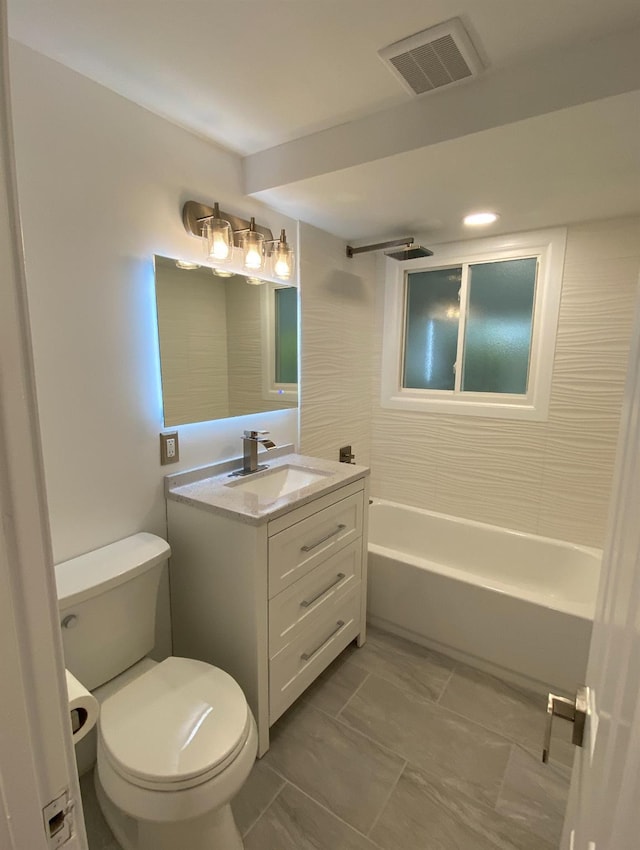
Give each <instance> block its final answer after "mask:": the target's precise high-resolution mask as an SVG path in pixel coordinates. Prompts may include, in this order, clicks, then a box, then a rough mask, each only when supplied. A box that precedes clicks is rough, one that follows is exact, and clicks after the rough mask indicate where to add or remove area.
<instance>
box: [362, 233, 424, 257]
mask: <svg viewBox="0 0 640 850" xmlns="http://www.w3.org/2000/svg"><path fill="white" fill-rule="evenodd" d="M411 245H413V237H412V236H409V237H407V239H392V240H391V241H390V242H376V244H375V245H361V246H360V248H352V247H351V245H347V257H349V258H351V257H353V256H354V255H355V254H365V253H368V252H369V251H386V250H387V248H410V247H411Z"/></svg>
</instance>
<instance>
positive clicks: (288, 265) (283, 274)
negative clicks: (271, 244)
mask: <svg viewBox="0 0 640 850" xmlns="http://www.w3.org/2000/svg"><path fill="white" fill-rule="evenodd" d="M294 267H295V257H294V254H293V251H292V250H291V248H290V247H289V246H288V245H287V244H286V242H285V244H284V245H283V244H282V243H278V244H277V245H276V248H275V251H274V254H273V274H274V275H275V277H278V278H280V280H290V278H291V276H292V275H293V270H294Z"/></svg>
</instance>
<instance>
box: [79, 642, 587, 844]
mask: <svg viewBox="0 0 640 850" xmlns="http://www.w3.org/2000/svg"><path fill="white" fill-rule="evenodd" d="M544 722H545V705H544V700H543V699H542V698H540V697H538V696H535V695H532V694H529V693H527V692H524V691H522V690H519V689H517V688H514V687H513V686H511V685H508V684H506V683H505V682H503V681H501V680H499V679H496V678H493V677H491V676H488V675H486V674H484V673H481V672H479V671H478V670H475V669H473V668H471V667H467V666H465V665H463V664H460V663H457V662H455V661H453V660H452V659H450V658H447V657H445V656H442V655H438V654H436V653H433V652H430V651H429V650H426V649H424V648H422V647H420V646H417V645H415V644H413V643H409V642H407V641H405V640H402V639H400V638H397V637H394V636H392V635H389V634H386V633H384V632H380V631H377V630H373V629H371V630H370V631H369V634H368V640H367V643H366V644H365V646H364V647H362V648H361V649H357V648H356V647H355V645H354V646H351V647H349V648H348V649H347V650H346V651H345V652H344V653H343V654H342V655H341V656H340V658H338V659H337V660H336V661H335V662H334V663H333V664H332V665H331V666H330V667H329V668H328V669H327V670H326V671H325V672H324V673H323V674H322V676H321V677H320V679H318V680H317V681H316V682H315V683H314V685H312V687H311V688H310V689H309V690H308V691H307V692H306V693H305V694H304V696H303V697H301V699H300V700H298V702H297V703H296V704H295V705H294V706H292V708H291V709H289V711H288V712H287V713H286V714H285V715H284V716H283V717H282V718H281V719H280V720H279V721H278V722H277V723H276V724H275V726H274V727H273V728H272V729H271V748H270V750H269V752H268V753H267V755H266V756H265V757H264V758H263V759H262V760H261V761H259V762H257V763H256V766H255V768H254V770H253V773H252V774H251V776H250V777H249V780H248V782H247V783H246V785H245V787H244V788H243V790H242V791H241V793H240V794H239V796H238V797H237V798H236V800H235V801H234V804H233V808H234V811H235V815H236V820H237V823H238V826H239V828H240V830H241V832H242V833H243V835H244V841H245V847H246V850H400V848H402V850H556V848H557V847H558V844H559V841H560V832H561V829H562V819H563V815H564V808H565V804H566V797H567V791H568V785H569V777H570V764H571V760H572V758H573V748H572V747H571V745H570V743H569V736H570V724H567V723H563V722H562V721H560V722H559V723H558V724H557V725H556V727H555V731H554V741H553V745H552V750H551V761H552V763H551V764H550V765H547V766H543V765H542V764H541V763H540V757H539V753H540V746H541V740H542V731H543V727H544ZM561 727H564V728H561ZM81 784H82V793H83V802H84V805H85V817H86V820H87V828H88V831H89V843H90V850H118V845H117V844H116V843H115V841H114V839H113V837H112V836H111V834H110V832H109V830H108V828H107V827H106V825H105V824H104V821H102V818H101V816H100V813H99V811H98V810H97V806H96V803H95V795H94V793H93V786H92V783H91V779H90V777H89V776H86V777H83V780H82V783H81Z"/></svg>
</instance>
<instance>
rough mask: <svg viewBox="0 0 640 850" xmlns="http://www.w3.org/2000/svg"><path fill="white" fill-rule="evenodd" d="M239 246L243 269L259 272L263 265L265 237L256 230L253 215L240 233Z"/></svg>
mask: <svg viewBox="0 0 640 850" xmlns="http://www.w3.org/2000/svg"><path fill="white" fill-rule="evenodd" d="M240 247H241V248H242V255H243V265H244V267H245V269H249V271H252V272H259V271H260V269H261V268H262V266H263V265H264V251H265V238H264V235H263V234H262V233H259V232H258V231H257V230H256V220H255V218H253V216H252V217H251V221H250V222H249V227H248V228H247V229H246V230H243V231H242V232H241V234H240Z"/></svg>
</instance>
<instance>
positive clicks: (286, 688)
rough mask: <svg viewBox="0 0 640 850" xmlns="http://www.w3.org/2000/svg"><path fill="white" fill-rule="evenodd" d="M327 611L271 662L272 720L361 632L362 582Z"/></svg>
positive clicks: (270, 693)
mask: <svg viewBox="0 0 640 850" xmlns="http://www.w3.org/2000/svg"><path fill="white" fill-rule="evenodd" d="M325 614H326V616H323V617H321V618H319V619H318V620H317V621H314V622H313V623H312V624H310V627H309V628H307V629H305V630H304V632H303V633H302V634H300V635H299V636H298V638H297V639H296V640H295V641H292V642H291V643H289V644H287V645H286V646H285V647H284V648H283V649H282V650H280V652H279V653H278V654H277V655H276V656H275V658H272V659H271V661H270V662H269V723H270V724H271V723H274V722H275V721H276V720H277V719H278V717H280V715H281V714H282V712H283V711H286V709H287V708H289V706H290V705H291V703H292V702H293V701H294V700H295V699H296V698H297V697H299V696H300V694H301V693H302V692H303V691H304V690H306V688H308V687H309V685H310V684H311V682H313V680H314V679H315V678H316V677H317V676H318V675H319V674H320V673H321V672H322V671H323V670H324V668H325V667H326V666H327V665H328V664H330V663H331V661H333V659H334V658H335V657H336V656H337V655H338V654H339V653H340V652H342V650H343V649H344V648H345V646H347V644H348V643H350V642H351V641H352V640H353V639H354V637H356V635H357V634H358V633H359V632H360V582H358V583H357V585H356V586H355V587H353V588H352V590H351V591H350V593H349V594H348V595H347V596H346V597H345V598H344V599H341V600H340V601H339V602H337V603H336V604H335V605H332V606H331V609H330V610H327V611H326V612H325Z"/></svg>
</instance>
